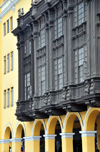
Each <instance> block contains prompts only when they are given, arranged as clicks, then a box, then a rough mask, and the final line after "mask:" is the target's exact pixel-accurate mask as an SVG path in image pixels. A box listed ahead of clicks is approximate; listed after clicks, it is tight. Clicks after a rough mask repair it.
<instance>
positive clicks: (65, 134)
mask: <svg viewBox="0 0 100 152" xmlns="http://www.w3.org/2000/svg"><path fill="white" fill-rule="evenodd" d="M74 135H75V133H70V132H69V133H60V136H62V138H73V136H74Z"/></svg>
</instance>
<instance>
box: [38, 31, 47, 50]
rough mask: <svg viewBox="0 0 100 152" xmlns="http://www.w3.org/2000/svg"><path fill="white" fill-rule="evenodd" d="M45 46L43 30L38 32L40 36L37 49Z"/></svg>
mask: <svg viewBox="0 0 100 152" xmlns="http://www.w3.org/2000/svg"><path fill="white" fill-rule="evenodd" d="M44 46H45V29H43V30H41V31H40V35H39V37H38V48H39V49H40V48H41V47H44Z"/></svg>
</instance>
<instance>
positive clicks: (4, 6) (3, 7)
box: [0, 0, 20, 22]
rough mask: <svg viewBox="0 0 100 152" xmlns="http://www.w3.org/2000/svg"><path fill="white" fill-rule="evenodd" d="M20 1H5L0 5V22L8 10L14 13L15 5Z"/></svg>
mask: <svg viewBox="0 0 100 152" xmlns="http://www.w3.org/2000/svg"><path fill="white" fill-rule="evenodd" d="M19 1H20V0H13V1H12V0H6V1H5V2H4V3H3V4H2V5H0V8H1V10H2V11H1V14H0V22H1V19H2V17H4V16H5V15H6V14H7V13H8V12H9V11H10V10H12V11H13V12H14V11H15V5H16V4H17V3H18V2H19Z"/></svg>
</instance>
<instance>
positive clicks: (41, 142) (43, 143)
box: [40, 124, 45, 152]
mask: <svg viewBox="0 0 100 152" xmlns="http://www.w3.org/2000/svg"><path fill="white" fill-rule="evenodd" d="M44 134H45V131H44V126H43V124H41V128H40V136H41V138H40V152H45V140H44V137H43V135H44Z"/></svg>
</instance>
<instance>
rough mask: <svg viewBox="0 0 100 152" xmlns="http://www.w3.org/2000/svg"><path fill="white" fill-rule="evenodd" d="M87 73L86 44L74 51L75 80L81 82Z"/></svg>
mask: <svg viewBox="0 0 100 152" xmlns="http://www.w3.org/2000/svg"><path fill="white" fill-rule="evenodd" d="M86 74H87V46H86V45H85V46H84V47H82V48H80V49H78V50H76V51H75V82H76V83H78V82H83V81H84V80H85V78H86Z"/></svg>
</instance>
